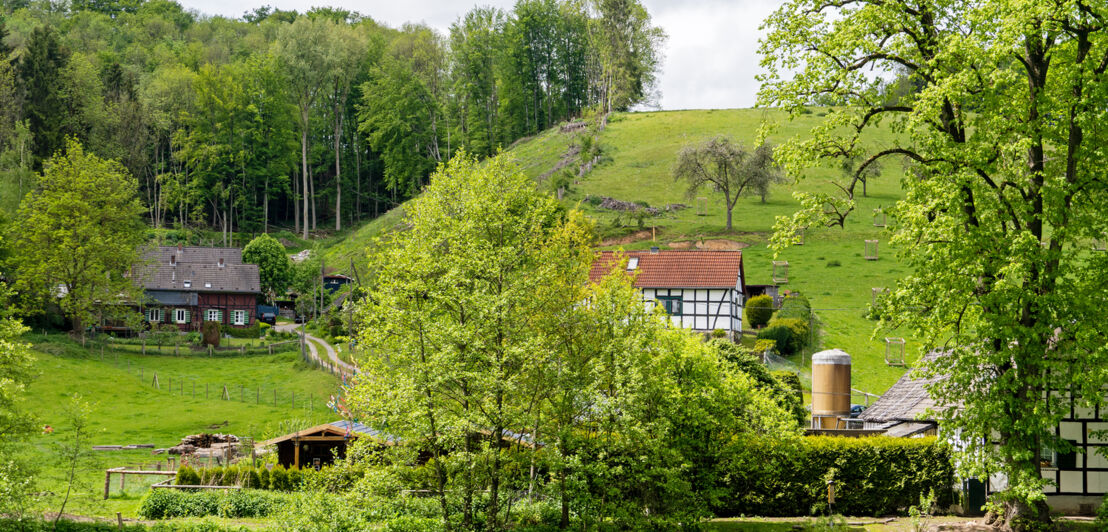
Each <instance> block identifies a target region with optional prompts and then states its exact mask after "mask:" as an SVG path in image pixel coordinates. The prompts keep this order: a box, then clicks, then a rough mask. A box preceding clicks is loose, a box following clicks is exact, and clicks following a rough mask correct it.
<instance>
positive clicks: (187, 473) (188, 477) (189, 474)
mask: <svg viewBox="0 0 1108 532" xmlns="http://www.w3.org/2000/svg"><path fill="white" fill-rule="evenodd" d="M176 484H177V485H178V486H195V485H197V484H200V475H199V474H198V473H197V472H196V470H195V469H193V468H192V467H189V466H187V465H186V466H181V467H180V468H178V469H177V480H176Z"/></svg>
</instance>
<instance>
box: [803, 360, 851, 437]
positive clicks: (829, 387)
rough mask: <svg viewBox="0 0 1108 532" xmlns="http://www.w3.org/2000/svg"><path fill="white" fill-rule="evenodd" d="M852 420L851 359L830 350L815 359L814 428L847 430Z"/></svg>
mask: <svg viewBox="0 0 1108 532" xmlns="http://www.w3.org/2000/svg"><path fill="white" fill-rule="evenodd" d="M847 417H850V355H848V354H847V353H846V351H843V350H841V349H829V350H827V351H820V352H819V353H816V354H814V355H812V428H814V429H843V428H846V426H845V425H843V424H841V423H839V418H847Z"/></svg>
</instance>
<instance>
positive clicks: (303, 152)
mask: <svg viewBox="0 0 1108 532" xmlns="http://www.w3.org/2000/svg"><path fill="white" fill-rule="evenodd" d="M300 162H301V163H302V166H303V172H302V175H301V177H302V178H303V180H304V181H303V183H304V188H303V190H304V234H303V238H304V240H307V239H308V125H307V124H304V123H303V121H302V122H301V127H300Z"/></svg>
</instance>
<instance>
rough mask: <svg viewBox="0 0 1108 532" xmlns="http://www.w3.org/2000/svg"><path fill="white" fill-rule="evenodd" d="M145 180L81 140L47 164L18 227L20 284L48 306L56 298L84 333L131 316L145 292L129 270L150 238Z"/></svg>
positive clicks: (16, 252)
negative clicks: (130, 307)
mask: <svg viewBox="0 0 1108 532" xmlns="http://www.w3.org/2000/svg"><path fill="white" fill-rule="evenodd" d="M144 210H145V209H143V207H142V204H141V203H140V202H139V200H138V182H137V181H136V180H135V178H134V177H132V176H131V175H129V174H128V173H127V170H126V169H124V168H123V166H122V165H121V164H120V163H118V162H117V161H106V160H103V159H101V158H99V157H97V156H95V155H92V154H90V153H86V152H85V150H84V148H83V147H82V146H81V145H80V143H78V142H77V141H75V140H70V141H69V142H68V143H67V145H66V150H65V153H58V154H57V155H56V156H54V157H53V158H51V159H50V160H48V161H47V163H46V164H45V167H44V170H43V173H42V177H41V178H40V180H39V188H38V189H37V190H35V191H34V192H33V193H31V194H28V195H27V197H26V198H25V199H24V200H23V203H22V204H21V205H20V206H19V214H18V217H19V220H20V223H19V225H18V227H17V228H13V230H12V235H11V237H12V238H11V239H12V244H13V252H14V255H15V257H14V260H13V263H14V264H16V265H17V266H18V268H17V270H16V278H17V282H16V288H17V289H18V290H20V293H21V295H25V296H27V297H28V299H29V300H30V301H33V302H34V303H37V306H34V307H32V308H30V309H28V310H31V311H35V310H42V309H44V308H45V305H46V304H47V303H50V302H55V303H57V305H58V306H59V307H60V308H61V311H62V313H63V314H65V316H66V317H67V318H69V319H70V320H71V323H72V326H73V331H75V332H80V333H83V332H84V330H85V327H86V326H90V325H96V323H97V320H98V318H108V319H125V318H128V317H130V316H131V315H132V314H133V313H131V312H128V311H127V309H126V305H127V304H128V303H131V302H134V301H139V300H140V296H141V293H142V292H141V290H140V289H139V288H137V286H138V285H137V284H136V283H134V282H132V279H131V277H130V273H131V271H132V268H133V267H134V266H136V264H138V262H139V258H140V253H141V249H140V246H141V245H142V243H143V241H144V234H143V224H142V219H141V218H140V217H141V215H142V213H143V211H144Z"/></svg>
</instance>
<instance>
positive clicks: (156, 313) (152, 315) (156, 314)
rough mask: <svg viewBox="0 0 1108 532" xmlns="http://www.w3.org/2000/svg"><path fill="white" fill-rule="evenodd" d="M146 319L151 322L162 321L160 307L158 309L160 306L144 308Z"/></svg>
mask: <svg viewBox="0 0 1108 532" xmlns="http://www.w3.org/2000/svg"><path fill="white" fill-rule="evenodd" d="M146 321H148V322H151V323H161V322H162V309H160V308H149V309H146Z"/></svg>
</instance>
